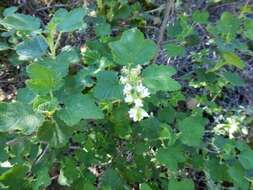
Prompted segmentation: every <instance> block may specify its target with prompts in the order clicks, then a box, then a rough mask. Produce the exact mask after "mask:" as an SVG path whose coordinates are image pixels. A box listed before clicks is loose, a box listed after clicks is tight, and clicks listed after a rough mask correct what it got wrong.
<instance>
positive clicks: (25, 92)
mask: <svg viewBox="0 0 253 190" xmlns="http://www.w3.org/2000/svg"><path fill="white" fill-rule="evenodd" d="M35 97H36V94H34V93H33V92H32V91H31V89H29V88H27V87H25V88H19V89H18V93H17V98H16V99H17V101H19V102H22V103H24V104H31V103H32V101H33V99H34V98H35Z"/></svg>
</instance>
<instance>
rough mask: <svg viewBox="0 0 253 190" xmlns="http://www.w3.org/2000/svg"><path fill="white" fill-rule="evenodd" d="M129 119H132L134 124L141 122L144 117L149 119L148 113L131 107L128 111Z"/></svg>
mask: <svg viewBox="0 0 253 190" xmlns="http://www.w3.org/2000/svg"><path fill="white" fill-rule="evenodd" d="M128 113H129V117H130V118H132V119H133V121H134V122H136V121H141V120H142V119H143V118H145V117H149V115H148V113H147V112H146V111H145V110H144V109H142V108H139V107H133V108H131V109H130V110H129V111H128Z"/></svg>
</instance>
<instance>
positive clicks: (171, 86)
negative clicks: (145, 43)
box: [142, 65, 181, 94]
mask: <svg viewBox="0 0 253 190" xmlns="http://www.w3.org/2000/svg"><path fill="white" fill-rule="evenodd" d="M175 73H176V70H175V69H174V68H173V67H170V66H165V65H150V66H148V67H147V68H146V69H144V71H143V72H142V76H143V83H144V85H145V86H146V87H147V88H148V89H149V90H150V91H151V93H154V94H155V93H156V92H157V91H176V90H179V89H180V88H181V86H180V84H179V83H178V82H177V81H175V80H174V79H172V78H171V76H172V75H174V74H175Z"/></svg>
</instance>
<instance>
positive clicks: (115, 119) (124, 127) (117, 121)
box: [110, 104, 132, 139]
mask: <svg viewBox="0 0 253 190" xmlns="http://www.w3.org/2000/svg"><path fill="white" fill-rule="evenodd" d="M128 110H129V108H128V106H127V105H125V104H124V105H121V106H119V107H116V108H114V109H113V110H112V113H113V114H112V115H111V117H110V121H111V122H112V124H113V125H112V127H113V130H114V132H115V133H116V135H118V136H119V137H121V138H125V139H128V138H129V137H130V135H131V133H132V128H131V123H130V120H129V117H128Z"/></svg>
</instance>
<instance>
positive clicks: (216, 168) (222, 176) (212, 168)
mask: <svg viewBox="0 0 253 190" xmlns="http://www.w3.org/2000/svg"><path fill="white" fill-rule="evenodd" d="M206 167H207V171H208V173H209V175H210V177H211V179H212V180H213V181H227V180H229V177H228V168H227V166H226V165H225V164H221V163H220V162H219V160H218V159H215V158H211V159H210V160H208V161H206Z"/></svg>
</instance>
